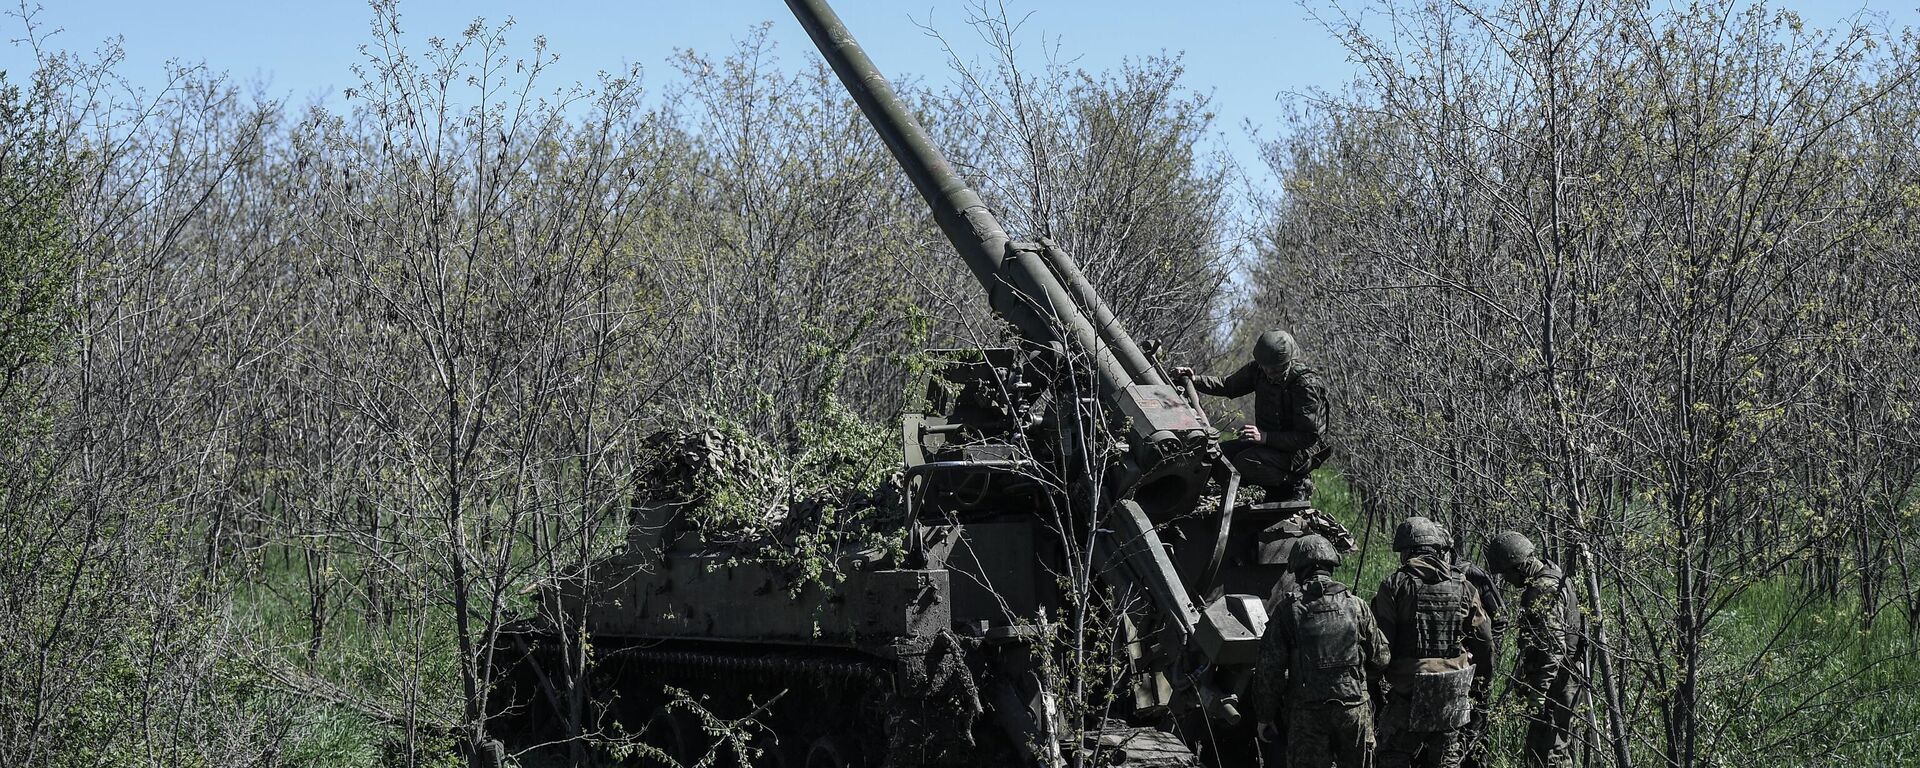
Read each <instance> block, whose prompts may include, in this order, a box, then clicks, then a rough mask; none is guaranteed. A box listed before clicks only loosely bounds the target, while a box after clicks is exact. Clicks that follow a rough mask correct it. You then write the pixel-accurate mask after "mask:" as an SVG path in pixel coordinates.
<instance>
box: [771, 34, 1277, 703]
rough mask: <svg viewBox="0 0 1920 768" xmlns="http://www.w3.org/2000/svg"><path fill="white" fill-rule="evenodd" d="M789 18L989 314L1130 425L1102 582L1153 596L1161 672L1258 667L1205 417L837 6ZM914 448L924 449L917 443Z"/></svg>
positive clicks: (1205, 699) (1206, 691)
mask: <svg viewBox="0 0 1920 768" xmlns="http://www.w3.org/2000/svg"><path fill="white" fill-rule="evenodd" d="M787 6H788V7H789V8H791V9H792V10H793V14H794V16H795V17H797V18H798V19H799V20H800V24H801V26H802V27H804V28H806V30H807V34H808V36H810V37H812V38H813V43H814V46H815V47H816V48H819V49H820V54H821V55H822V56H824V57H826V59H827V63H828V64H829V65H830V66H831V67H832V68H833V71H834V73H835V74H837V75H838V76H839V77H840V82H841V83H842V84H844V85H845V86H846V87H847V91H848V93H850V94H851V95H852V96H853V100H854V102H855V103H856V104H858V105H859V106H860V111H861V112H862V113H864V114H865V115H866V117H867V121H868V122H869V123H872V124H873V128H874V131H875V132H877V133H878V134H879V135H880V138H881V140H882V141H883V142H885V143H886V145H887V149H888V150H889V151H891V152H892V153H893V156H894V159H896V160H897V161H899V163H900V166H901V167H902V168H903V169H905V171H906V173H907V178H908V179H910V180H912V182H913V186H914V188H915V189H917V190H919V192H920V195H921V197H923V198H925V199H926V201H927V205H928V206H929V207H930V208H931V209H932V211H933V217H934V220H935V221H936V222H937V223H938V224H939V226H940V230H941V232H942V233H944V234H945V235H946V237H947V240H948V241H949V242H951V243H952V244H953V247H954V249H955V250H957V251H958V252H959V253H960V256H961V258H963V259H965V260H966V262H967V266H968V268H970V269H971V270H972V272H973V276H974V278H975V279H976V280H978V281H979V282H980V284H981V286H982V287H984V288H985V289H986V291H987V301H988V306H990V307H991V308H992V309H993V311H994V312H996V313H998V314H999V315H1000V316H1001V317H1003V318H1005V319H1006V320H1007V321H1008V322H1010V323H1012V324H1013V325H1014V327H1015V328H1016V329H1017V330H1018V331H1019V333H1020V335H1021V336H1022V337H1023V338H1024V339H1025V340H1026V341H1027V342H1028V343H1030V344H1033V345H1035V346H1038V347H1048V346H1055V345H1057V346H1058V347H1060V348H1061V349H1062V351H1065V352H1068V353H1070V354H1073V355H1075V356H1077V357H1078V358H1079V359H1081V360H1084V361H1086V362H1087V363H1088V364H1090V366H1091V368H1092V373H1093V376H1094V378H1095V379H1097V382H1098V388H1099V395H1100V398H1101V400H1102V401H1103V402H1104V405H1105V408H1106V410H1107V413H1108V414H1110V415H1111V416H1114V417H1116V418H1113V419H1112V423H1114V424H1123V425H1124V428H1123V430H1122V431H1124V432H1126V433H1127V438H1128V444H1129V445H1128V450H1127V451H1126V452H1125V453H1124V456H1123V459H1122V461H1120V462H1119V463H1118V466H1117V467H1115V469H1117V470H1119V471H1116V472H1112V473H1106V475H1105V480H1106V483H1105V484H1106V486H1107V489H1106V490H1107V491H1108V493H1106V494H1105V495H1104V496H1103V497H1102V498H1105V499H1107V500H1108V502H1110V503H1112V504H1113V506H1112V510H1111V518H1110V519H1109V520H1108V524H1109V525H1111V527H1112V530H1111V531H1109V532H1107V534H1106V535H1105V536H1102V537H1101V539H1100V542H1099V550H1100V552H1101V557H1102V559H1103V560H1105V561H1107V562H1109V563H1114V564H1116V565H1121V566H1122V567H1103V568H1101V572H1102V574H1103V578H1105V579H1107V580H1109V581H1110V582H1112V583H1114V585H1115V586H1116V587H1119V588H1122V589H1123V590H1125V591H1132V590H1135V589H1139V590H1142V591H1144V593H1145V594H1146V596H1147V597H1148V602H1150V603H1151V604H1152V605H1153V606H1154V608H1155V609H1156V610H1155V612H1156V613H1157V614H1158V617H1159V621H1158V623H1159V624H1160V630H1159V632H1160V633H1161V634H1162V635H1163V641H1162V642H1161V643H1159V644H1158V645H1157V646H1156V648H1157V650H1155V651H1153V656H1154V658H1155V660H1154V661H1152V662H1149V663H1148V664H1149V666H1152V667H1155V668H1157V669H1158V670H1160V673H1163V674H1166V675H1168V676H1170V677H1182V678H1184V677H1186V676H1190V675H1195V674H1199V673H1198V672H1196V668H1197V669H1209V668H1215V667H1222V666H1224V667H1245V666H1247V665H1249V664H1250V663H1251V661H1252V654H1253V648H1254V646H1256V645H1257V644H1258V633H1257V631H1256V630H1253V629H1251V628H1250V627H1252V626H1253V625H1255V624H1258V623H1260V622H1263V621H1264V618H1263V616H1264V615H1263V614H1262V618H1258V619H1257V620H1256V619H1255V618H1254V617H1253V615H1252V614H1248V613H1247V611H1248V610H1255V609H1245V605H1247V604H1249V603H1251V604H1256V605H1257V603H1258V601H1257V600H1255V599H1253V598H1245V596H1233V597H1232V598H1221V597H1218V596H1216V595H1215V594H1214V593H1215V592H1216V591H1217V590H1216V587H1217V586H1218V582H1217V581H1216V577H1217V575H1218V573H1219V570H1220V567H1221V564H1222V561H1223V559H1224V557H1225V554H1226V551H1225V550H1226V543H1227V537H1228V534H1229V531H1230V529H1231V521H1232V515H1231V514H1230V510H1231V509H1232V507H1233V504H1234V489H1235V488H1236V487H1237V485H1238V475H1237V474H1236V473H1235V472H1234V470H1233V468H1232V467H1231V466H1230V465H1228V463H1227V462H1226V461H1225V459H1224V458H1222V457H1221V455H1220V452H1219V450H1218V448H1217V447H1216V446H1215V444H1214V440H1213V439H1214V436H1215V434H1216V433H1215V432H1214V430H1213V429H1212V428H1211V427H1209V426H1208V425H1207V424H1206V422H1205V417H1204V415H1203V414H1202V413H1201V412H1200V411H1199V408H1198V403H1197V402H1194V401H1192V400H1190V399H1189V398H1188V397H1187V396H1185V395H1183V393H1182V392H1181V391H1180V390H1178V389H1176V388H1174V387H1172V386H1169V385H1168V383H1167V381H1166V380H1165V378H1164V377H1163V376H1162V375H1161V374H1160V372H1159V370H1158V369H1157V368H1155V366H1154V365H1153V364H1152V361H1150V360H1148V359H1147V357H1146V355H1144V354H1142V352H1141V350H1140V348H1139V346H1138V345H1136V344H1135V343H1134V341H1133V338H1132V337H1131V336H1130V335H1129V334H1128V333H1127V331H1126V329H1125V328H1123V327H1122V326H1121V324H1120V321H1119V320H1118V319H1117V318H1116V317H1115V316H1114V313H1113V312H1112V311H1111V310H1110V309H1109V308H1108V307H1107V306H1106V304H1105V303H1104V302H1102V301H1101V300H1100V297H1099V295H1098V293H1097V292H1095V291H1094V289H1093V286H1092V284H1091V283H1089V282H1088V280H1087V279H1086V277H1085V276H1084V275H1082V274H1081V272H1080V268H1079V266H1078V265H1076V264H1075V263H1074V261H1073V259H1072V257H1070V256H1069V255H1068V254H1067V253H1066V252H1065V251H1064V250H1062V249H1060V248H1058V247H1056V246H1054V244H1052V243H1050V242H1047V241H1045V240H1041V241H1040V242H1037V243H1023V242H1015V241H1014V240H1013V239H1012V238H1009V237H1008V236H1007V232H1006V230H1005V229H1004V228H1002V227H1001V225H1000V221H999V220H998V219H996V218H995V217H994V215H993V213H992V212H991V211H989V210H988V209H987V207H986V204H985V203H984V202H983V201H982V200H981V199H980V195H979V194H978V193H976V192H975V191H974V190H973V189H972V188H970V187H968V186H967V184H966V182H965V181H964V180H962V179H961V178H960V175H959V174H957V173H955V172H954V170H953V166H952V165H951V164H950V163H948V162H947V158H946V157H945V156H944V155H942V154H941V153H940V150H938V149H936V148H935V147H934V146H933V142H932V140H931V139H930V138H928V136H927V132H926V130H925V129H924V128H922V127H921V125H920V121H919V120H917V119H915V118H914V116H913V113H912V112H911V111H910V110H909V109H908V108H907V105H906V103H905V102H904V101H902V100H901V98H900V95H899V94H898V93H895V92H894V90H893V87H892V86H891V85H890V84H888V82H887V79H886V78H885V77H884V76H882V75H881V74H880V71H879V68H877V67H875V66H874V64H873V61H872V60H871V59H868V58H867V54H866V52H865V51H863V50H861V48H860V44H859V43H858V42H856V41H855V40H854V38H853V34H852V33H851V32H849V31H848V30H847V28H846V26H845V25H844V24H842V23H841V22H840V18H839V17H838V16H837V15H835V14H834V12H833V9H831V8H829V7H828V6H827V3H826V0H787ZM907 442H908V443H909V444H910V445H911V444H917V440H915V439H914V436H913V435H908V437H907ZM910 450H912V449H910ZM1209 475H1211V476H1212V477H1213V478H1214V479H1215V480H1216V481H1218V482H1219V483H1220V487H1221V488H1222V489H1223V494H1222V498H1221V502H1220V504H1221V506H1220V510H1219V513H1218V516H1217V517H1216V518H1214V520H1215V521H1216V526H1215V530H1214V531H1212V532H1211V533H1212V536H1211V538H1210V539H1209V540H1208V541H1207V542H1201V543H1202V544H1203V545H1204V546H1203V547H1202V549H1201V550H1200V552H1199V554H1200V555H1201V558H1200V559H1201V562H1200V563H1198V564H1196V566H1195V567H1190V568H1188V569H1187V570H1188V571H1189V573H1186V574H1183V573H1182V572H1181V570H1182V569H1181V568H1180V567H1179V566H1177V565H1176V563H1175V562H1174V560H1175V558H1174V557H1173V556H1172V555H1171V554H1170V553H1169V552H1168V547H1167V546H1166V543H1165V542H1163V541H1162V540H1161V539H1160V537H1159V534H1158V529H1159V527H1160V526H1162V525H1165V524H1167V523H1169V522H1170V521H1172V520H1174V519H1178V518H1181V517H1184V516H1187V513H1189V512H1191V511H1192V510H1193V508H1194V506H1195V504H1196V503H1197V502H1198V500H1199V496H1200V494H1201V492H1202V490H1203V489H1204V486H1205V484H1206V480H1207V478H1208V476H1209ZM1196 588H1197V589H1196ZM1240 598H1245V599H1240ZM1236 611H1238V613H1236ZM1240 614H1247V615H1245V616H1242V615H1240ZM1196 660H1202V661H1196ZM1196 664H1197V667H1196ZM1143 679H1144V678H1143ZM1146 689H1151V692H1149V693H1145V694H1140V693H1139V691H1136V693H1137V695H1144V696H1145V697H1146V699H1141V700H1138V701H1137V702H1136V704H1137V705H1141V706H1158V705H1159V704H1164V703H1165V701H1166V699H1167V696H1169V695H1171V694H1166V693H1164V692H1163V691H1162V689H1161V688H1159V687H1154V686H1152V685H1147V686H1146ZM1192 691H1193V695H1194V697H1195V698H1197V699H1198V700H1199V703H1200V704H1201V705H1203V706H1205V707H1206V708H1207V710H1208V711H1209V712H1210V713H1212V714H1215V715H1218V716H1222V717H1225V718H1226V719H1227V720H1229V721H1232V720H1236V719H1238V714H1237V712H1236V711H1235V710H1234V705H1233V699H1234V697H1233V696H1231V695H1227V694H1225V693H1223V692H1222V690H1221V689H1219V688H1217V687H1216V686H1214V685H1213V684H1212V683H1210V682H1207V681H1205V680H1201V681H1199V682H1196V683H1194V685H1193V686H1192ZM1149 699H1150V700H1151V701H1148V700H1149ZM1155 702H1157V703H1155Z"/></svg>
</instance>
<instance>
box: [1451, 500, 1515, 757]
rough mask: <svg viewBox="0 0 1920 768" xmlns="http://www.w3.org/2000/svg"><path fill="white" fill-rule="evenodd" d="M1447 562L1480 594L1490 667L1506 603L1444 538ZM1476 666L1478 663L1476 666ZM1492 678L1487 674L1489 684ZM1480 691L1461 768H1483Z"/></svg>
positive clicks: (1483, 700)
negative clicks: (1490, 633)
mask: <svg viewBox="0 0 1920 768" xmlns="http://www.w3.org/2000/svg"><path fill="white" fill-rule="evenodd" d="M1447 560H1448V561H1449V562H1451V563H1453V565H1454V567H1455V568H1458V569H1460V573H1461V574H1462V575H1465V576H1466V577H1467V583H1469V584H1472V585H1473V588H1474V589H1475V590H1476V591H1478V592H1479V593H1480V609H1481V610H1482V611H1485V612H1486V614H1487V623H1488V624H1489V625H1490V626H1491V627H1492V628H1493V644H1492V651H1491V652H1490V653H1488V654H1487V657H1486V661H1485V663H1486V664H1487V665H1489V666H1491V665H1493V664H1494V663H1495V662H1496V661H1498V660H1499V658H1500V652H1501V650H1500V649H1501V648H1503V647H1505V646H1504V645H1502V643H1501V638H1503V637H1505V636H1506V632H1507V623H1508V616H1507V611H1506V601H1505V600H1503V599H1502V598H1501V596H1500V585H1499V584H1497V583H1495V582H1494V578H1495V577H1494V576H1493V575H1492V574H1489V573H1487V572H1486V571H1484V570H1481V569H1480V566H1477V565H1474V564H1473V563H1471V562H1467V561H1464V560H1461V559H1460V553H1459V552H1458V551H1456V550H1455V549H1454V546H1453V537H1452V536H1448V537H1447ZM1476 663H1478V662H1476ZM1492 678H1493V675H1492V673H1491V672H1489V674H1488V679H1489V680H1491V679H1492ZM1489 692H1490V691H1488V690H1486V689H1482V690H1480V691H1478V692H1477V695H1476V696H1475V697H1474V699H1473V718H1472V719H1471V720H1469V721H1468V722H1467V731H1466V734H1465V735H1464V738H1465V739H1466V740H1467V747H1466V757H1465V758H1463V759H1462V760H1461V761H1460V766H1461V768H1483V766H1485V765H1487V727H1488V721H1487V704H1488V702H1487V694H1488V693H1489Z"/></svg>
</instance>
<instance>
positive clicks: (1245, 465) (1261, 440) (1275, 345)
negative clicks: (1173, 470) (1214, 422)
mask: <svg viewBox="0 0 1920 768" xmlns="http://www.w3.org/2000/svg"><path fill="white" fill-rule="evenodd" d="M1173 373H1174V375H1175V376H1179V377H1191V378H1192V379H1193V388H1194V389H1195V390H1198V391H1199V392H1201V393H1202V394H1208V395H1217V396H1220V397H1242V396H1245V395H1249V394H1251V395H1253V423H1252V424H1248V425H1246V426H1243V427H1241V428H1240V439H1238V440H1230V441H1228V442H1226V443H1223V444H1222V445H1221V449H1222V450H1224V451H1226V453H1227V458H1228V459H1230V460H1232V461H1233V466H1234V468H1236V469H1238V470H1240V476H1241V478H1243V479H1244V480H1245V481H1246V482H1247V483H1248V484H1249V485H1258V486H1261V487H1262V488H1265V489H1266V490H1267V500H1268V501H1279V500H1285V499H1307V498H1311V497H1312V495H1313V482H1312V481H1311V480H1309V479H1308V478H1307V476H1308V474H1309V473H1311V472H1313V470H1314V468H1315V467H1318V466H1320V463H1321V462H1323V461H1326V459H1327V454H1328V453H1329V451H1328V450H1327V449H1326V448H1325V447H1324V446H1321V445H1320V433H1321V432H1322V431H1323V430H1325V429H1326V426H1327V388H1326V385H1325V384H1324V383H1323V382H1322V381H1321V380H1320V374H1319V373H1317V372H1315V371H1314V370H1313V369H1312V368H1309V367H1307V365H1306V363H1305V362H1303V361H1302V360H1301V359H1300V345H1299V344H1298V343H1296V342H1295V341H1294V340H1293V335H1292V334H1289V333H1287V332H1286V331H1267V332H1266V333H1263V334H1260V338H1259V340H1258V341H1256V342H1255V343H1254V345H1253V362H1250V363H1247V364H1246V365H1243V366H1241V367H1240V370H1237V371H1234V372H1233V373H1231V374H1228V375H1227V377H1226V378H1219V377H1216V376H1196V375H1194V372H1193V369H1192V368H1175V369H1173Z"/></svg>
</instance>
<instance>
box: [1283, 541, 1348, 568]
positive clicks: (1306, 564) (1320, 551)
mask: <svg viewBox="0 0 1920 768" xmlns="http://www.w3.org/2000/svg"><path fill="white" fill-rule="evenodd" d="M1316 565H1320V566H1326V567H1327V568H1338V567H1340V553H1339V552H1338V551H1337V550H1335V549H1334V548H1333V542H1331V541H1327V539H1326V537H1324V536H1321V535H1319V534H1317V533H1316V534H1309V535H1307V536H1303V537H1301V538H1300V540H1299V541H1296V542H1294V543H1293V550H1292V551H1290V552H1288V553H1287V568H1288V569H1290V570H1293V571H1296V572H1298V571H1304V570H1307V569H1308V568H1312V567H1314V566H1316Z"/></svg>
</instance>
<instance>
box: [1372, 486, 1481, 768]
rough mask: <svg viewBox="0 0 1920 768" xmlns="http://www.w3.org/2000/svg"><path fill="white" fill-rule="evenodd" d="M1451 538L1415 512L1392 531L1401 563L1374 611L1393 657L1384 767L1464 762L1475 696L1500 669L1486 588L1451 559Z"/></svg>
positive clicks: (1382, 743) (1452, 767) (1383, 728)
mask: <svg viewBox="0 0 1920 768" xmlns="http://www.w3.org/2000/svg"><path fill="white" fill-rule="evenodd" d="M1451 543H1452V538H1451V537H1450V536H1448V535H1447V531H1446V529H1444V528H1441V527H1440V525H1439V524H1437V523H1435V522H1433V521H1431V520H1428V519H1426V518H1424V517H1410V518H1407V519H1406V520H1405V521H1402V522H1401V523H1400V525H1399V527H1397V528H1396V529H1395V530H1394V532H1393V548H1394V551H1396V552H1399V553H1400V563H1401V565H1400V569H1399V570H1396V571H1394V572H1393V573H1391V574H1389V575H1388V576H1387V578H1386V579H1385V580H1383V581H1381V582H1380V590H1379V591H1378V592H1376V593H1375V594H1374V596H1373V615H1374V618H1375V620H1376V621H1378V622H1379V623H1380V629H1381V631H1382V632H1383V633H1385V634H1386V636H1387V643H1388V646H1389V648H1391V649H1392V662H1391V663H1390V664H1388V666H1387V673H1386V676H1385V683H1386V684H1385V685H1384V686H1382V688H1383V690H1381V691H1380V692H1379V693H1380V695H1381V698H1382V699H1384V702H1383V704H1382V706H1381V708H1380V734H1379V751H1378V753H1377V755H1376V763H1377V764H1378V765H1379V766H1380V767H1381V768H1403V767H1404V766H1410V765H1422V766H1428V767H1429V768H1459V765H1460V763H1461V760H1462V758H1463V757H1464V756H1465V748H1466V746H1467V744H1466V736H1467V730H1466V726H1467V724H1468V723H1469V722H1470V720H1471V719H1472V714H1473V708H1474V704H1473V702H1474V701H1475V700H1479V701H1485V697H1486V692H1487V690H1488V688H1489V682H1490V681H1491V679H1492V674H1493V665H1492V659H1493V627H1492V625H1491V622H1490V621H1489V620H1488V618H1487V614H1486V611H1485V609H1483V608H1482V607H1481V603H1480V594H1479V590H1478V589H1475V588H1474V586H1473V583H1472V582H1470V581H1468V580H1467V577H1466V574H1464V573H1462V572H1461V571H1460V570H1459V569H1457V568H1454V567H1453V566H1452V564H1451V563H1449V562H1448V559H1447V555H1446V549H1447V547H1448V546H1450V545H1451Z"/></svg>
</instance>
